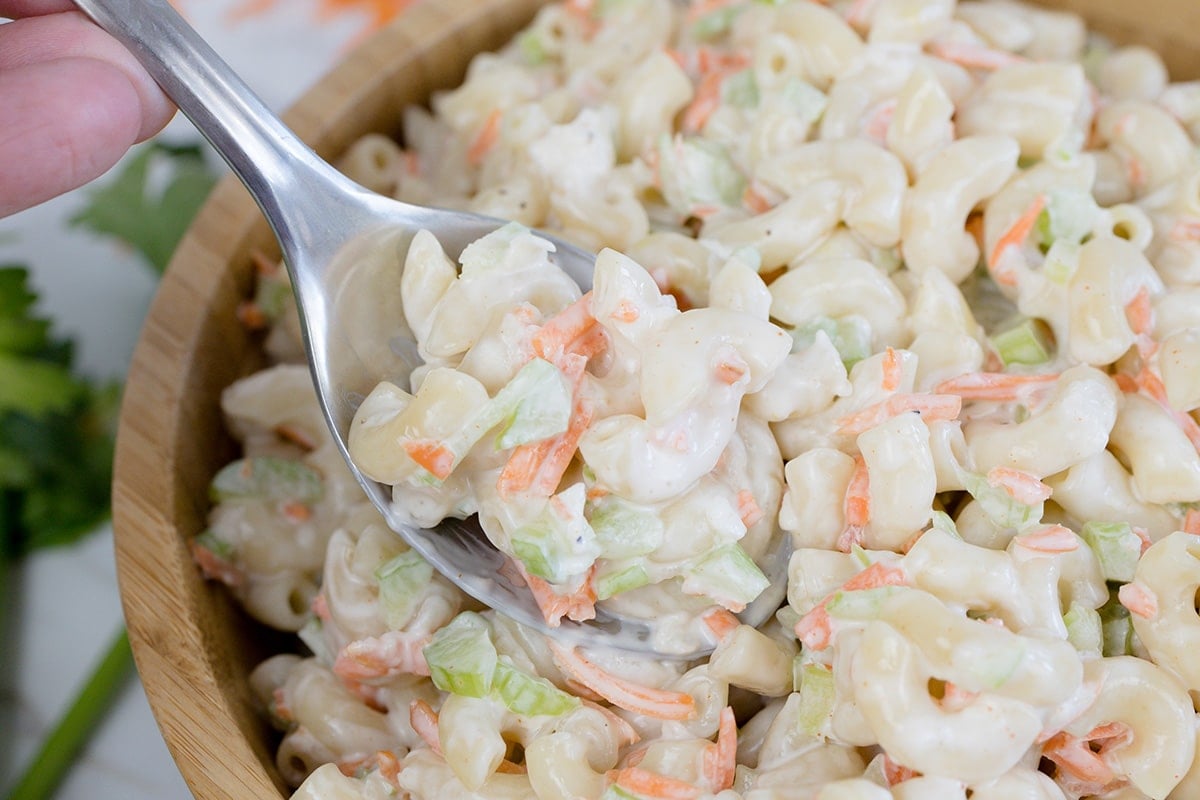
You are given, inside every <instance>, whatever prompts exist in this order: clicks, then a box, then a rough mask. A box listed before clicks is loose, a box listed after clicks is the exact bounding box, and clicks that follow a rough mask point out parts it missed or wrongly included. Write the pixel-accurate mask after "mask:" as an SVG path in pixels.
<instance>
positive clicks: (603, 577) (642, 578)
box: [596, 564, 650, 600]
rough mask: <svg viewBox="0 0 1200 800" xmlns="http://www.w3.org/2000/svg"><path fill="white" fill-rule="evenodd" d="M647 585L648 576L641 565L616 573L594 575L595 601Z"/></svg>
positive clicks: (633, 565) (648, 581)
mask: <svg viewBox="0 0 1200 800" xmlns="http://www.w3.org/2000/svg"><path fill="white" fill-rule="evenodd" d="M648 583H650V576H649V575H647V574H646V568H645V567H643V566H642V565H641V564H632V565H630V566H627V567H625V568H623V569H619V570H616V571H610V572H600V573H598V574H597V575H596V599H597V600H607V599H608V598H610V597H613V596H615V595H618V594H621V593H623V592H628V591H632V590H633V589H637V588H639V587H641V586H645V585H646V584H648Z"/></svg>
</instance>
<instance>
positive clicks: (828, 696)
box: [793, 663, 836, 736]
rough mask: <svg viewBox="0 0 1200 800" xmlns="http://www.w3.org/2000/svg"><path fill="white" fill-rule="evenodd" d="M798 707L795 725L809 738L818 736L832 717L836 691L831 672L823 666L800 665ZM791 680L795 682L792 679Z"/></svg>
mask: <svg viewBox="0 0 1200 800" xmlns="http://www.w3.org/2000/svg"><path fill="white" fill-rule="evenodd" d="M798 672H799V681H798V683H799V686H798V687H797V689H796V691H798V692H799V693H800V707H799V708H798V709H797V720H796V722H797V724H798V725H799V727H800V730H801V731H803V732H804V733H807V734H808V735H809V736H818V735H820V733H821V730H822V729H823V728H824V727H825V725H826V724H827V723H828V722H829V718H830V717H831V716H832V715H833V703H834V697H835V692H836V689H835V687H834V681H833V671H832V670H830V669H829V668H828V667H826V666H825V665H823V664H813V663H807V664H802V665H801V666H800V668H799V670H798ZM793 680H795V679H794V678H793Z"/></svg>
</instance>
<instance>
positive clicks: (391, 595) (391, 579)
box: [375, 550, 433, 630]
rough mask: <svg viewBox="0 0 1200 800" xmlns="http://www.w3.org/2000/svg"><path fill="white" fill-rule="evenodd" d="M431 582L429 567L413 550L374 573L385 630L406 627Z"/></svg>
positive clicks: (431, 571) (397, 557)
mask: <svg viewBox="0 0 1200 800" xmlns="http://www.w3.org/2000/svg"><path fill="white" fill-rule="evenodd" d="M432 579H433V567H432V566H431V565H430V564H429V562H428V561H426V560H425V559H424V558H422V557H421V554H420V553H418V552H417V551H416V550H406V551H404V552H403V553H401V554H400V555H398V556H396V557H395V558H393V559H392V560H390V561H388V562H387V563H386V564H383V565H382V566H381V567H379V569H377V570H375V580H376V581H378V582H379V605H380V607H381V608H382V610H383V618H384V621H385V622H386V623H387V626H388V627H389V628H391V629H393V630H399V629H401V628H403V627H404V626H405V625H407V624H408V623H409V621H410V620H411V619H412V616H413V614H415V613H416V611H417V603H418V602H419V601H420V599H421V596H422V593H423V590H424V589H425V587H426V586H428V585H429V581H430V580H432Z"/></svg>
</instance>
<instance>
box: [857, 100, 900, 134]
mask: <svg viewBox="0 0 1200 800" xmlns="http://www.w3.org/2000/svg"><path fill="white" fill-rule="evenodd" d="M895 116H896V100H895V99H891V100H887V101H885V102H883V103H880V104H878V105H877V106H876V107H875V110H874V111H872V112H871V114H870V115H869V116H868V117H867V119H866V121H865V122H864V123H863V134H864V135H865V136H866V137H867V138H868V139H870V140H872V141H873V142H875V143H876V144H879V145H883V144H885V143H886V142H887V135H888V128H890V127H891V125H892V118H893V117H895Z"/></svg>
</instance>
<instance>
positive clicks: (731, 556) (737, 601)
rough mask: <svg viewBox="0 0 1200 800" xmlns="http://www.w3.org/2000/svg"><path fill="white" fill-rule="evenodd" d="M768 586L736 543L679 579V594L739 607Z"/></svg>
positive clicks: (700, 563) (706, 559)
mask: <svg viewBox="0 0 1200 800" xmlns="http://www.w3.org/2000/svg"><path fill="white" fill-rule="evenodd" d="M769 585H770V581H768V580H767V576H766V575H763V573H762V570H760V569H759V568H758V565H757V564H755V563H754V559H752V558H750V556H749V555H747V554H746V551H745V550H743V549H742V548H741V545H739V544H737V543H736V542H733V543H730V544H727V545H724V546H722V547H719V548H717V549H716V550H714V551H713V552H711V553H709V554H708V555H707V556H705V557H704V558H702V559H700V561H699V562H698V563H696V564H695V565H694V566H692V567H691V568H690V569H689V570H687V572H686V573H685V574H684V577H683V591H684V592H685V593H687V594H695V595H703V596H705V597H709V598H711V599H712V600H714V601H716V602H717V603H720V604H722V605H726V606H731V607H736V606H743V605H746V604H748V603H750V602H751V601H753V600H754V598H756V597H758V596H759V595H760V594H762V592H763V590H764V589H766V588H767V586H769Z"/></svg>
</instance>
